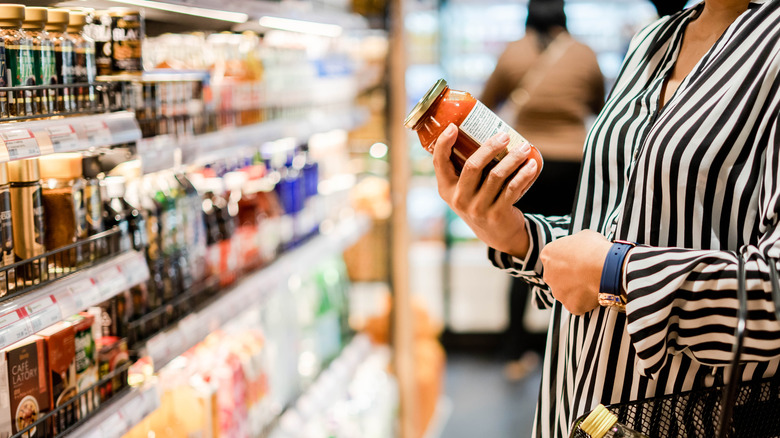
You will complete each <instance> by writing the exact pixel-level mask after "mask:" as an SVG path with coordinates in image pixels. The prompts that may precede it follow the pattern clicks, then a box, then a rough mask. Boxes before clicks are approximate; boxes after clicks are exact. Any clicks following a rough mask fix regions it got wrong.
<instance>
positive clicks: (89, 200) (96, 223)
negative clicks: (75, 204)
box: [81, 153, 129, 250]
mask: <svg viewBox="0 0 780 438" xmlns="http://www.w3.org/2000/svg"><path fill="white" fill-rule="evenodd" d="M81 174H82V176H83V177H84V207H85V208H86V212H87V234H88V235H90V236H94V235H95V234H98V233H100V232H102V231H103V230H105V228H104V227H103V196H102V191H101V190H100V176H101V175H102V174H103V169H101V167H100V156H99V155H98V154H95V153H85V154H84V155H83V156H82V157H81ZM127 249H129V247H128V248H127ZM123 250H124V248H123Z"/></svg>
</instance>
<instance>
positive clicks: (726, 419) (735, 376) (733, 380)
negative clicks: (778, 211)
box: [715, 250, 780, 438]
mask: <svg viewBox="0 0 780 438" xmlns="http://www.w3.org/2000/svg"><path fill="white" fill-rule="evenodd" d="M769 265H770V273H771V270H772V269H771V268H772V267H773V263H770V264H769ZM776 275H777V272H776V271H775V276H776ZM745 283H746V278H745V258H744V254H743V251H741V250H740V251H739V252H738V253H737V300H738V301H739V308H738V309H737V318H738V321H737V328H736V330H735V331H734V337H735V338H736V342H734V348H733V349H732V354H733V356H732V358H731V366H730V368H729V382H728V384H727V385H726V386H725V387H724V389H723V397H722V399H721V409H720V421H719V422H718V431H717V433H716V434H715V435H716V436H717V437H720V438H725V437H726V431H727V430H729V427H728V426H729V424H730V422H731V417H732V414H733V412H734V405H735V404H736V401H737V390H738V389H739V382H738V380H739V371H740V369H741V367H740V366H739V359H740V357H741V356H742V350H743V347H744V344H745V332H746V331H747V316H748V310H747V292H746V291H745ZM775 284H777V282H776V281H773V284H772V291H773V296H774V297H775V298H777V295H780V291H777V292H776V291H775V288H776V286H775ZM775 293H776V294H777V295H775ZM775 302H778V301H775ZM775 311H777V309H775Z"/></svg>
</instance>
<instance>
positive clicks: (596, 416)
mask: <svg viewBox="0 0 780 438" xmlns="http://www.w3.org/2000/svg"><path fill="white" fill-rule="evenodd" d="M615 423H617V417H616V416H615V415H614V414H612V412H609V411H608V410H607V408H605V407H604V405H598V406H596V409H594V410H593V411H592V412H591V413H590V414H588V416H587V417H585V420H584V421H583V422H582V424H580V429H582V431H583V432H585V433H587V434H588V435H590V436H591V437H592V438H602V437H603V436H604V435H606V433H607V432H609V429H610V428H611V427H612V426H614V425H615Z"/></svg>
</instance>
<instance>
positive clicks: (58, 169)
mask: <svg viewBox="0 0 780 438" xmlns="http://www.w3.org/2000/svg"><path fill="white" fill-rule="evenodd" d="M40 163H41V164H40V166H41V184H42V194H43V208H44V210H46V211H48V212H50V213H51V214H48V215H46V218H45V220H44V225H45V227H46V231H47V232H46V238H45V239H44V244H45V245H46V250H47V251H52V250H55V249H58V248H62V247H63V246H66V245H70V244H72V243H75V242H77V241H79V240H81V239H85V238H86V237H87V236H88V230H89V226H88V224H87V209H86V205H85V199H84V186H85V181H84V178H82V176H81V172H82V169H81V154H78V153H65V154H52V155H47V156H45V157H42V158H40ZM88 249H89V248H87V247H85V246H79V247H76V248H75V249H74V250H72V251H65V252H64V253H62V254H58V255H56V256H53V257H52V258H53V260H49V265H50V269H52V265H53V268H54V269H56V270H61V271H67V270H69V269H70V268H75V267H77V266H79V265H81V264H82V263H83V262H84V261H85V260H86V258H87V257H88V256H89V254H88ZM52 262H53V263H52Z"/></svg>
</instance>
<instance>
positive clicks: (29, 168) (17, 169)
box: [8, 158, 41, 182]
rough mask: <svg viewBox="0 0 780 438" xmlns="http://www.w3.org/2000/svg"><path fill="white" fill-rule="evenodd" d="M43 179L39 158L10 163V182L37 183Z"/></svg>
mask: <svg viewBox="0 0 780 438" xmlns="http://www.w3.org/2000/svg"><path fill="white" fill-rule="evenodd" d="M40 179H41V170H40V167H39V166H38V159H37V158H27V159H25V160H15V161H9V162H8V180H9V181H10V182H35V181H38V180H40Z"/></svg>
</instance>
